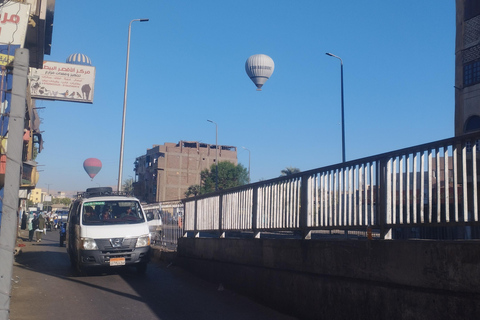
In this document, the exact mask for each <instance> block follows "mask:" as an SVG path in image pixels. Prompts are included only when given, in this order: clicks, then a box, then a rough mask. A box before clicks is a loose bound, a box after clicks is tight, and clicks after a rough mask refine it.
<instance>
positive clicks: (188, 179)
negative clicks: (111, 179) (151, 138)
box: [133, 141, 237, 203]
mask: <svg viewBox="0 0 480 320" xmlns="http://www.w3.org/2000/svg"><path fill="white" fill-rule="evenodd" d="M217 151H218V154H217ZM217 158H218V161H219V162H221V161H230V162H232V163H234V164H235V165H237V148H236V147H232V146H220V145H219V146H218V149H216V145H210V144H206V143H200V142H190V141H180V142H179V143H176V144H175V143H169V142H167V143H165V144H164V145H154V146H153V148H151V149H148V150H147V153H146V154H145V155H142V156H140V157H138V158H137V159H136V160H135V168H134V171H135V182H134V183H133V187H134V193H135V196H137V197H138V198H139V199H141V200H142V201H146V202H148V203H154V202H161V201H166V200H178V199H183V198H185V191H187V189H188V187H190V186H191V185H199V184H200V172H201V171H202V170H205V169H209V168H210V166H211V165H212V164H215V162H216V160H217Z"/></svg>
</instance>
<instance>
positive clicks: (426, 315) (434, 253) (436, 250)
mask: <svg viewBox="0 0 480 320" xmlns="http://www.w3.org/2000/svg"><path fill="white" fill-rule="evenodd" d="M176 262H177V263H178V264H180V265H181V266H182V267H184V268H186V269H188V270H190V271H191V272H193V273H195V274H197V275H199V276H201V277H204V278H206V279H207V280H209V281H212V282H216V283H219V284H220V283H221V284H222V285H223V286H224V287H226V288H228V289H231V290H234V291H237V292H240V293H242V294H245V295H247V296H250V297H252V298H253V299H255V300H257V301H259V302H261V303H263V304H266V305H269V306H271V307H272V308H275V309H277V310H280V311H282V312H285V313H288V314H291V315H294V316H297V317H299V318H301V319H347V318H350V319H387V318H391V319H479V318H480V242H460V241H459V242H447V241H424V240H422V241H387V240H385V241H368V240H365V241H360V240H353V241H323V240H322V241H316V240H277V239H206V238H181V239H180V240H179V243H178V252H177V259H176Z"/></svg>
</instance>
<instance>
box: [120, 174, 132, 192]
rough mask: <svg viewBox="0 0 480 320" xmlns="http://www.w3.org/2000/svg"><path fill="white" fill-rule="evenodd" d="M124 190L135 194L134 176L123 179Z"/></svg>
mask: <svg viewBox="0 0 480 320" xmlns="http://www.w3.org/2000/svg"><path fill="white" fill-rule="evenodd" d="M122 190H123V191H125V192H126V193H130V194H133V178H130V179H127V180H124V181H123V185H122Z"/></svg>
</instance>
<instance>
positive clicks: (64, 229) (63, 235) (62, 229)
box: [60, 222, 67, 247]
mask: <svg viewBox="0 0 480 320" xmlns="http://www.w3.org/2000/svg"><path fill="white" fill-rule="evenodd" d="M66 237H67V223H66V222H63V223H62V224H61V226H60V247H63V245H64V243H65V239H66Z"/></svg>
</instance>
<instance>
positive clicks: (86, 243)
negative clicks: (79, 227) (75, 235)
mask: <svg viewBox="0 0 480 320" xmlns="http://www.w3.org/2000/svg"><path fill="white" fill-rule="evenodd" d="M80 248H81V249H83V250H98V247H97V243H96V242H95V240H94V239H91V238H82V239H80Z"/></svg>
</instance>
